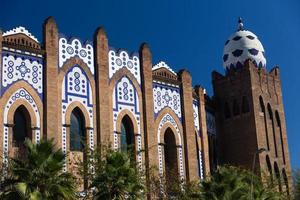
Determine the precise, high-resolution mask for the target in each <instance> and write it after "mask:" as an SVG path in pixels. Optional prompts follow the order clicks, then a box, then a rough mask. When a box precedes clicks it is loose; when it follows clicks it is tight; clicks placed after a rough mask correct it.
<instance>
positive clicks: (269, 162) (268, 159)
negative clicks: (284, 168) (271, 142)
mask: <svg viewBox="0 0 300 200" xmlns="http://www.w3.org/2000/svg"><path fill="white" fill-rule="evenodd" d="M266 162H267V167H268V171H269V176H270V181H271V183H272V184H273V171H272V164H271V161H270V157H269V156H268V155H267V156H266Z"/></svg>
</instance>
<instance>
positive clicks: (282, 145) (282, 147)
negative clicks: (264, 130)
mask: <svg viewBox="0 0 300 200" xmlns="http://www.w3.org/2000/svg"><path fill="white" fill-rule="evenodd" d="M275 118H276V122H277V123H276V124H277V127H278V128H279V133H280V142H281V152H282V159H283V164H285V153H284V143H283V136H282V128H281V122H280V117H279V113H278V111H277V110H276V111H275Z"/></svg>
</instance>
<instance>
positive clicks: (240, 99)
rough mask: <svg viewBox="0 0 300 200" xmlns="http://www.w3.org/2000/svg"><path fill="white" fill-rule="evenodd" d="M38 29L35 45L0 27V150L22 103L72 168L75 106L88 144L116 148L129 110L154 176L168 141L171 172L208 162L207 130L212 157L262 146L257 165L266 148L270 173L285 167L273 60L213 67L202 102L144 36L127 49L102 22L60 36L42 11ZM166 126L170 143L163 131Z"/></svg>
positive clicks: (162, 165)
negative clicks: (85, 36)
mask: <svg viewBox="0 0 300 200" xmlns="http://www.w3.org/2000/svg"><path fill="white" fill-rule="evenodd" d="M43 33H44V34H43V41H44V44H43V45H41V44H40V43H39V42H38V40H37V39H36V38H35V37H34V36H33V35H31V33H29V32H28V31H27V30H26V29H25V28H23V27H18V28H16V29H13V30H11V31H7V32H5V34H4V33H2V32H1V31H0V55H2V57H1V59H0V67H1V70H0V71H1V73H4V74H5V77H6V80H4V78H3V76H0V77H1V79H2V78H3V80H0V82H1V86H0V87H1V88H0V94H1V98H0V113H3V114H2V115H0V121H1V122H2V125H1V126H0V141H1V142H0V154H1V156H0V158H1V157H2V155H3V156H4V157H5V155H6V153H8V154H9V155H11V156H13V154H14V151H15V149H14V148H13V147H12V142H13V141H12V137H10V136H11V135H12V132H13V126H14V123H15V122H14V115H15V111H16V110H17V108H19V106H23V107H24V109H26V113H28V114H27V115H28V116H27V118H28V119H27V121H30V131H31V134H30V135H31V136H32V137H31V138H32V139H33V141H34V142H37V141H38V140H39V139H42V138H47V139H51V138H52V139H54V142H55V143H56V145H57V147H58V148H62V150H63V152H64V153H66V154H67V155H68V158H67V160H66V163H65V168H64V170H71V171H73V170H74V163H75V160H76V157H78V158H79V159H83V157H84V155H83V152H80V151H71V150H70V135H71V124H72V120H71V116H72V112H73V111H74V110H75V109H79V110H80V111H81V112H82V115H83V118H84V124H85V127H84V134H85V135H86V136H87V141H88V144H89V147H90V148H94V147H95V146H97V145H98V146H100V145H103V146H105V147H112V148H114V149H121V148H120V147H121V145H122V143H121V132H122V129H121V126H122V119H123V118H124V117H128V119H130V121H131V122H132V129H133V130H132V131H133V132H134V136H135V137H134V138H135V139H134V144H135V146H136V159H137V160H138V162H139V166H140V167H141V169H143V168H145V169H146V172H147V173H146V175H147V178H149V175H150V169H153V168H155V169H158V170H157V171H154V173H155V175H157V176H159V175H161V176H164V175H165V174H166V173H168V171H167V170H166V166H167V161H166V157H167V156H166V155H165V152H167V151H166V148H168V145H170V144H171V145H173V147H174V146H176V151H173V153H174V152H175V153H177V155H176V156H174V157H173V158H177V163H176V164H177V166H176V168H174V169H178V177H180V178H181V179H184V180H186V181H197V180H199V179H200V178H201V177H202V178H203V176H204V177H205V175H206V176H207V177H208V175H209V174H210V172H211V170H212V169H211V163H210V161H211V160H214V161H215V160H217V159H211V158H210V149H212V148H211V145H210V143H209V138H210V136H211V135H209V134H214V135H213V136H214V137H215V135H217V141H218V142H219V145H218V146H217V147H218V149H219V151H218V155H219V157H218V159H219V161H221V163H230V164H235V165H239V166H244V167H246V168H251V164H252V158H253V154H254V152H255V151H256V150H257V149H258V148H267V150H268V151H267V152H263V153H262V154H260V155H259V157H257V160H256V163H257V168H261V169H266V170H269V168H270V167H268V166H269V165H270V164H269V165H268V164H267V163H268V161H267V156H268V157H269V160H270V163H271V170H272V171H273V174H274V170H275V165H278V168H279V169H280V174H281V175H282V176H283V174H290V161H289V153H288V146H287V134H286V125H285V115H284V109H283V103H282V91H281V84H280V77H279V75H280V71H279V68H274V69H273V70H271V72H267V71H266V70H265V69H263V68H262V69H259V68H257V67H255V66H254V65H253V64H252V63H251V62H249V61H247V62H246V63H245V65H244V66H243V67H242V68H240V69H239V70H234V69H227V74H226V75H225V76H224V75H221V74H219V73H217V72H213V86H214V95H215V96H214V98H212V100H210V103H211V104H213V106H212V105H208V103H207V98H206V97H207V96H206V94H205V89H204V88H202V87H198V86H197V87H195V88H193V86H192V77H191V75H190V73H189V72H188V71H187V70H181V71H179V72H178V73H177V72H175V71H173V70H172V67H170V66H169V65H167V63H166V62H164V61H161V62H159V63H157V64H156V65H153V63H152V53H151V51H150V48H149V46H148V45H147V44H146V43H144V44H142V45H141V46H140V49H139V50H138V52H134V53H128V52H127V51H126V50H118V49H115V48H113V47H111V46H109V42H108V37H107V35H106V33H105V31H104V29H103V28H98V29H97V30H96V31H95V34H94V41H93V44H92V42H88V41H86V42H82V41H81V40H80V39H78V38H70V39H69V38H68V37H66V36H64V35H63V34H62V33H59V30H58V27H57V25H56V22H55V20H54V18H52V17H49V18H48V19H46V20H45V23H44V27H43ZM245 37H246V36H245ZM250 38H251V37H250ZM244 39H245V38H244ZM231 43H233V44H236V43H235V42H233V41H231ZM3 52H5V55H4V53H3ZM254 53H255V52H254ZM226 55H227V54H226ZM226 55H224V56H225V58H226ZM227 56H228V55H227ZM261 56H263V54H262V53H261ZM9 59H10V60H9ZM17 59H19V60H17ZM25 60H26V62H27V64H28V65H27V66H26V62H25ZM32 60H34V62H35V63H34V62H31V61H32ZM29 61H30V63H29ZM12 62H15V63H12ZM36 63H37V64H36ZM29 64H30V66H29ZM4 67H6V68H4ZM38 67H40V68H39V69H38V70H37V68H38ZM29 72H30V73H29ZM19 73H21V74H19ZM27 73H28V74H27ZM31 76H32V77H31ZM12 77H13V78H12ZM37 77H40V78H41V80H39V81H40V82H37V80H35V79H36V78H37ZM7 82H9V84H7ZM39 84H40V85H39ZM3 85H4V86H5V88H4V87H3ZM39 86H40V87H39ZM19 90H24V91H22V93H19V92H21V91H19ZM14 95H16V96H14ZM20 95H21V96H20ZM26 95H27V96H26ZM260 99H261V100H260ZM261 102H263V103H261ZM262 104H263V106H262ZM227 107H228V108H227ZM208 108H209V110H210V111H213V112H211V113H208V112H207V110H208ZM228 114H229V115H228ZM207 116H208V117H207ZM208 120H210V121H209V123H208ZM215 124H217V128H216V130H217V131H215ZM167 131H169V132H168V134H169V133H170V134H173V136H174V138H175V139H174V140H175V142H173V143H172V142H170V141H168V139H166V138H165V135H167V134H166V133H167ZM209 131H210V132H211V133H209ZM215 132H216V133H217V134H216V133H215ZM33 136H34V137H33ZM173 136H172V137H173ZM168 142H169V143H168ZM214 148H215V147H214ZM214 155H215V154H214ZM0 161H1V162H4V163H5V159H4V160H0ZM215 164H216V163H214V165H215ZM161 178H162V177H161ZM147 183H148V182H147ZM289 183H290V182H289ZM147 186H148V187H149V184H148V185H147ZM149 198H150V196H149Z"/></svg>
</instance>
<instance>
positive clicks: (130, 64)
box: [127, 61, 133, 69]
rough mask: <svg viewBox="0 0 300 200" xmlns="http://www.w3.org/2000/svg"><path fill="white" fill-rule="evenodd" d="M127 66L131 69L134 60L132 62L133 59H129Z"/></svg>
mask: <svg viewBox="0 0 300 200" xmlns="http://www.w3.org/2000/svg"><path fill="white" fill-rule="evenodd" d="M127 66H128V67H129V68H130V69H131V68H133V64H132V62H131V61H128V62H127Z"/></svg>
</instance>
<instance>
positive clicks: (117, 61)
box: [116, 58, 122, 66]
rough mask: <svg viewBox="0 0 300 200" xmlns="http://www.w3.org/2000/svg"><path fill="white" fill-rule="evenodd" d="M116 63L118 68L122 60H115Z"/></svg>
mask: <svg viewBox="0 0 300 200" xmlns="http://www.w3.org/2000/svg"><path fill="white" fill-rule="evenodd" d="M116 63H117V65H118V66H121V65H122V60H121V59H120V58H118V59H116Z"/></svg>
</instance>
